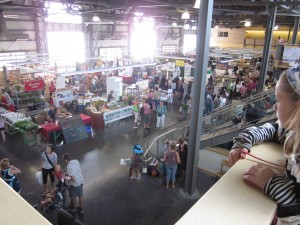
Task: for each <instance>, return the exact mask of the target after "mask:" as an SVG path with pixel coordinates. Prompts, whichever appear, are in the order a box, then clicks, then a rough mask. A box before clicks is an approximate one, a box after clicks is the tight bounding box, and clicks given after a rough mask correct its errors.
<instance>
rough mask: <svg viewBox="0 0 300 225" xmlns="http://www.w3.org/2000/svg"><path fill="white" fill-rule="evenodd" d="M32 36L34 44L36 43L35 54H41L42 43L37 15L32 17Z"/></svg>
mask: <svg viewBox="0 0 300 225" xmlns="http://www.w3.org/2000/svg"><path fill="white" fill-rule="evenodd" d="M34 35H35V42H36V52H37V53H42V51H41V49H42V44H41V43H42V41H41V38H40V26H39V18H38V16H37V15H34Z"/></svg>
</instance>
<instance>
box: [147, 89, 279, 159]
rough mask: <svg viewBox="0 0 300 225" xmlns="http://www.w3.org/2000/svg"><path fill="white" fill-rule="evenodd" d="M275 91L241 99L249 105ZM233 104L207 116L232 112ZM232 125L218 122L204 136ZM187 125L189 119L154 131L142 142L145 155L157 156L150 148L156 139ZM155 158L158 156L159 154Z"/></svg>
mask: <svg viewBox="0 0 300 225" xmlns="http://www.w3.org/2000/svg"><path fill="white" fill-rule="evenodd" d="M273 93H274V89H272V90H268V91H267V92H260V93H258V94H255V95H252V96H249V97H248V98H245V99H243V100H241V103H244V104H246V105H248V104H250V103H254V102H259V101H261V100H263V99H265V98H267V97H269V95H270V94H273ZM232 105H233V104H230V105H227V106H225V107H223V108H220V109H219V110H218V111H215V112H213V113H210V114H208V115H207V116H209V117H210V118H213V119H216V118H218V116H221V115H224V114H226V113H228V112H231V111H232V110H234V109H233V108H232ZM238 105H239V104H238ZM263 118H264V117H263ZM205 119H207V117H203V120H204V121H205ZM228 121H231V117H229V119H227V120H225V121H224V123H226V122H228ZM251 122H252V121H248V122H244V123H243V127H242V128H237V130H241V129H245V128H246V127H249V126H252V125H253V123H251ZM224 123H223V124H224ZM231 126H232V124H230V125H225V126H224V125H223V126H219V125H218V126H216V124H215V126H214V127H213V128H212V129H211V130H209V131H208V132H202V137H204V135H205V136H207V135H209V134H217V133H219V132H220V130H224V129H225V128H229V127H231ZM187 127H189V121H185V122H180V123H177V124H174V125H172V126H169V127H167V128H165V129H164V130H168V129H171V130H168V131H166V132H164V133H159V135H157V133H154V134H152V135H151V136H149V137H148V138H147V139H146V140H143V141H142V143H143V144H144V147H145V148H146V152H145V153H144V156H145V155H146V154H149V153H151V155H152V156H153V157H155V156H154V154H153V153H152V152H151V151H150V149H151V148H152V147H153V145H154V143H155V142H156V141H158V140H159V139H160V138H161V137H164V136H166V135H168V134H170V133H171V132H175V131H179V130H181V129H183V128H187ZM232 132H234V131H233V130H232ZM235 132H236V131H235ZM202 137H201V138H200V141H202V140H203V138H202ZM153 138H154V139H153ZM210 138H216V136H215V135H213V136H212V137H210ZM155 158H157V156H156V157H155Z"/></svg>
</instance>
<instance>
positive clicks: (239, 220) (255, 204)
mask: <svg viewBox="0 0 300 225" xmlns="http://www.w3.org/2000/svg"><path fill="white" fill-rule="evenodd" d="M251 153H252V154H254V155H256V156H259V157H260V158H262V159H265V160H268V161H271V162H274V163H280V162H284V156H283V153H282V146H281V145H277V144H274V143H263V144H260V145H257V146H254V147H253V149H252V151H251ZM257 162H258V160H256V159H253V158H251V157H248V156H247V157H246V159H244V160H239V161H238V162H237V163H236V164H235V165H234V166H233V167H232V168H230V170H229V171H228V172H227V173H225V175H224V176H223V177H222V178H221V179H220V180H219V181H218V182H217V183H216V184H215V185H214V186H213V187H212V188H211V189H210V190H209V191H207V192H206V193H205V194H204V195H203V196H202V197H201V198H200V199H199V201H198V202H197V203H196V204H195V205H194V206H193V207H192V208H191V209H190V210H189V211H188V212H187V213H186V214H185V215H184V216H183V217H182V218H181V219H180V220H179V221H178V222H177V223H176V225H190V224H193V225H200V224H201V225H213V224H214V225H215V224H222V225H241V224H243V225H257V224H259V225H270V224H271V222H272V220H273V218H274V215H275V212H276V203H275V202H274V201H273V200H272V199H271V198H270V197H268V196H267V195H265V194H264V193H263V192H262V191H260V190H258V189H255V188H253V187H251V186H249V185H247V184H246V183H245V182H244V181H243V179H242V177H243V175H244V172H245V171H246V170H247V169H248V168H249V167H250V166H252V165H255V164H257ZM260 163H262V162H260ZM264 164H265V163H264ZM272 167H273V168H276V169H279V167H276V166H272ZM199 185H201V184H199Z"/></svg>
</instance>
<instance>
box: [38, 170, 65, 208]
mask: <svg viewBox="0 0 300 225" xmlns="http://www.w3.org/2000/svg"><path fill="white" fill-rule="evenodd" d="M54 175H55V177H56V178H57V180H58V183H57V185H56V187H54V188H52V189H51V191H50V192H49V193H47V194H46V195H45V197H44V200H42V201H41V205H42V207H46V206H47V204H48V203H50V202H52V201H53V199H54V197H55V196H56V194H57V192H58V190H59V189H60V188H61V187H62V185H63V182H64V174H63V171H62V170H61V166H60V165H56V166H55V170H54Z"/></svg>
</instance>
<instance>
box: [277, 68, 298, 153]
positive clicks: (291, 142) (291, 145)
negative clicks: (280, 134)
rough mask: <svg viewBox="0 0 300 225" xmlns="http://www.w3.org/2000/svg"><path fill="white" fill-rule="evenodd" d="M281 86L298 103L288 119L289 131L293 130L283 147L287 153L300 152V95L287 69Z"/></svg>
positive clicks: (282, 77) (281, 79)
mask: <svg viewBox="0 0 300 225" xmlns="http://www.w3.org/2000/svg"><path fill="white" fill-rule="evenodd" d="M279 82H280V84H281V85H280V87H281V88H282V90H283V91H284V92H285V93H288V94H289V96H290V99H291V100H292V101H293V102H295V104H297V106H296V108H295V110H294V112H293V113H292V115H291V116H290V118H289V119H288V121H287V124H288V127H287V128H286V129H287V130H289V131H292V132H291V133H290V134H289V135H288V136H287V138H286V139H285V141H284V144H283V149H284V152H285V154H286V155H291V154H292V153H294V154H298V153H300V149H299V148H300V139H299V137H300V95H299V94H298V93H297V92H296V91H295V90H294V89H293V88H292V86H291V85H290V83H289V81H288V78H287V71H284V72H283V73H282V74H281V76H280V79H279Z"/></svg>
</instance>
